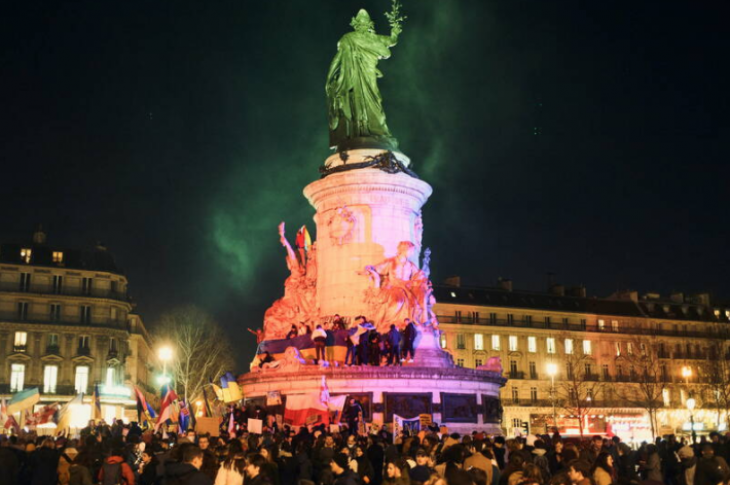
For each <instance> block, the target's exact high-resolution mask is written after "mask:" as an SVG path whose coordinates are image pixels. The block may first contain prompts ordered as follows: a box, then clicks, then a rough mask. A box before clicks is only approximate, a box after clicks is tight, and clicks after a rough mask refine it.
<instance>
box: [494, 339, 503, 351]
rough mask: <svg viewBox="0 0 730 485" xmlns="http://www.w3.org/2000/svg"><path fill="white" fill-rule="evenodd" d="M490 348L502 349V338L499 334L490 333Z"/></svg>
mask: <svg viewBox="0 0 730 485" xmlns="http://www.w3.org/2000/svg"><path fill="white" fill-rule="evenodd" d="M492 350H502V339H500V338H499V335H492Z"/></svg>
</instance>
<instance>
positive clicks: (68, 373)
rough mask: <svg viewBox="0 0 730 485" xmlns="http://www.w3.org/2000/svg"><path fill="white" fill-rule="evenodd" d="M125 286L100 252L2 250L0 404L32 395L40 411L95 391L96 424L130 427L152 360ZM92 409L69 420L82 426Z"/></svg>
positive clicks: (41, 244) (37, 237) (38, 247)
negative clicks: (30, 391) (125, 422)
mask: <svg viewBox="0 0 730 485" xmlns="http://www.w3.org/2000/svg"><path fill="white" fill-rule="evenodd" d="M127 285H128V282H127V278H126V277H125V276H124V274H123V273H122V272H121V271H120V270H119V268H118V267H117V266H116V264H115V263H114V258H113V257H112V255H111V254H110V253H109V251H107V249H106V248H105V247H104V246H101V245H99V246H97V247H96V248H94V249H93V250H90V251H83V250H75V249H64V248H58V247H54V246H51V245H48V244H47V242H46V234H45V233H44V232H43V231H42V230H40V229H39V230H38V231H36V233H35V234H34V235H33V239H32V241H31V242H29V243H26V244H12V243H4V244H0V397H3V398H9V397H10V396H11V395H12V394H13V393H14V392H17V391H20V390H23V389H27V388H32V387H37V388H38V389H39V391H40V394H41V402H40V404H39V405H44V404H50V403H53V402H59V403H63V402H65V401H68V400H70V399H71V398H72V397H74V396H76V395H77V394H79V393H84V395H85V396H87V397H86V398H85V402H87V403H88V402H90V399H91V398H90V396H91V395H92V394H93V392H94V389H95V388H97V389H98V391H99V395H100V398H101V399H100V400H101V403H102V417H103V418H105V419H107V420H110V419H113V418H117V419H122V418H128V419H133V420H134V419H136V401H135V399H134V393H133V387H132V386H138V387H139V388H140V389H141V390H143V391H145V392H151V391H152V390H153V388H152V382H151V378H152V370H153V369H152V362H153V354H152V352H151V350H150V339H149V336H148V334H147V331H146V329H145V326H144V323H143V321H142V319H141V317H140V316H139V315H137V314H135V313H134V304H133V303H132V301H131V299H130V298H129V296H128V293H127ZM89 416H90V407H89V406H88V405H84V406H82V407H81V408H80V410H79V411H78V412H76V413H75V423H73V424H78V425H83V424H85V422H86V420H87V419H88V418H89Z"/></svg>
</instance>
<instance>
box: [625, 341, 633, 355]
mask: <svg viewBox="0 0 730 485" xmlns="http://www.w3.org/2000/svg"><path fill="white" fill-rule="evenodd" d="M626 353H627V354H628V355H634V344H633V343H631V342H627V343H626Z"/></svg>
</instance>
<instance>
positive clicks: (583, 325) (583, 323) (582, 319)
mask: <svg viewBox="0 0 730 485" xmlns="http://www.w3.org/2000/svg"><path fill="white" fill-rule="evenodd" d="M587 326H588V322H587V321H586V319H585V318H581V319H580V328H581V330H585V329H586V327H587Z"/></svg>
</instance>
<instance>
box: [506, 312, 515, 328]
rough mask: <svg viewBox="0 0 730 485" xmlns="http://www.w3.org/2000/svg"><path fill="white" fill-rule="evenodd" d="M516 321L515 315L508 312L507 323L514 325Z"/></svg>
mask: <svg viewBox="0 0 730 485" xmlns="http://www.w3.org/2000/svg"><path fill="white" fill-rule="evenodd" d="M513 323H515V316H514V315H513V314H511V313H508V314H507V325H512V324H513Z"/></svg>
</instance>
